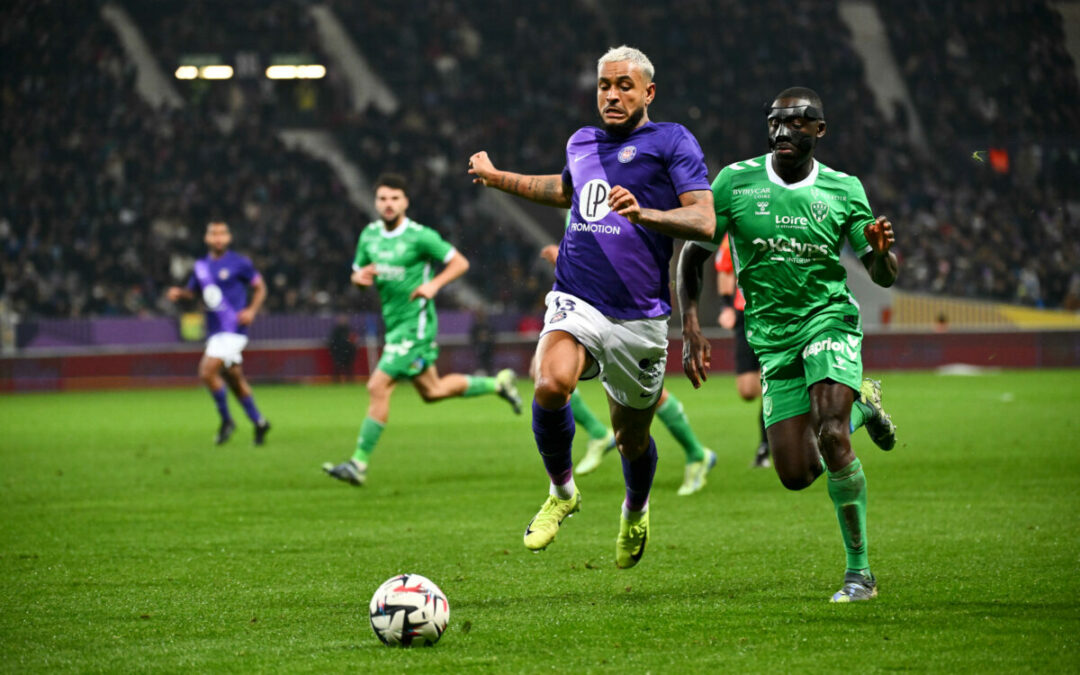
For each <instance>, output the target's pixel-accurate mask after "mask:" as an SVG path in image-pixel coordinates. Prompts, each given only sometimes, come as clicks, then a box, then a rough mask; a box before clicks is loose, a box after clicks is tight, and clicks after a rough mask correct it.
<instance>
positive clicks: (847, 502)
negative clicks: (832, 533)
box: [828, 458, 870, 574]
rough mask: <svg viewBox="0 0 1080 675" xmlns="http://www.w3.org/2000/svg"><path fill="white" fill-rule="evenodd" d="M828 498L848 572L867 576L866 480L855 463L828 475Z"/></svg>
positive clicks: (859, 466) (860, 468)
mask: <svg viewBox="0 0 1080 675" xmlns="http://www.w3.org/2000/svg"><path fill="white" fill-rule="evenodd" d="M828 475H829V497H830V498H832V501H833V505H834V506H835V507H836V519H837V520H838V521H840V534H842V535H843V537H844V550H845V551H847V569H848V571H849V572H862V573H864V574H867V573H869V572H868V571H869V569H870V559H869V558H868V557H867V553H866V551H867V544H866V476H865V475H863V470H862V462H860V461H859V460H858V458H856V459H855V461H853V462H852V463H851V464H848V465H847V466H845V467H844V468H843V469H840V470H839V471H837V472H836V473H832V472H829V474H828Z"/></svg>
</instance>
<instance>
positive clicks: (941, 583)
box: [0, 366, 1080, 673]
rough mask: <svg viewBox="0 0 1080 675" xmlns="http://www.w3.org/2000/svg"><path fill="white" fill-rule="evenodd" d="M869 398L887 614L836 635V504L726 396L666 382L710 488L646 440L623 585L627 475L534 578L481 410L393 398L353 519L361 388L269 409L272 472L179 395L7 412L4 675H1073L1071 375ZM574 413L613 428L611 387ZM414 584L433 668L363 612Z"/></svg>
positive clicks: (876, 565) (1077, 587) (1078, 646)
mask: <svg viewBox="0 0 1080 675" xmlns="http://www.w3.org/2000/svg"><path fill="white" fill-rule="evenodd" d="M193 367H194V366H193ZM869 374H870V375H879V376H880V375H881V374H878V373H869ZM883 380H884V386H885V390H884V391H885V403H886V408H887V409H888V410H889V411H890V412H891V413H892V415H893V418H894V420H895V421H896V422H897V423H898V425H899V438H900V442H899V443H898V445H897V448H896V449H895V450H894V451H893V452H891V453H883V452H881V451H880V450H878V449H877V448H875V447H874V446H873V445H872V444H870V442H869V440H868V439H867V437H866V434H865V432H859V433H858V435H857V436H856V437H855V446H856V451H857V452H858V454H859V456H860V457H861V458H862V460H863V463H864V465H865V467H866V473H867V477H868V482H869V489H870V492H869V528H870V530H869V536H870V560H871V564H872V565H873V569H874V571H875V572H876V574H877V575H878V578H879V582H880V588H881V595H880V597H879V598H878V599H877V600H875V601H873V602H870V603H864V604H859V605H848V606H843V605H830V604H829V603H828V602H827V600H828V598H829V596H830V595H831V594H832V593H833V592H834V591H835V590H836V589H837V588H838V587H839V583H840V581H841V576H842V574H843V567H844V556H843V548H842V544H841V541H840V534H839V530H838V527H837V524H836V520H835V515H834V512H833V510H832V506H831V503H830V501H829V499H828V496H827V495H826V493H825V489H824V485H823V484H822V482H821V481H818V483H816V484H815V485H813V486H812V487H811V488H809V489H807V490H805V491H803V492H801V493H793V492H788V491H786V490H784V489H783V488H782V487H781V485H780V483H779V481H778V480H777V479H776V476H775V474H774V473H773V472H772V470H771V469H770V470H766V471H761V470H759V471H754V470H751V469H750V468H749V462H750V458H751V454H752V452H753V448H754V445H755V440H756V438H755V437H756V429H755V426H754V421H753V416H754V415H755V414H756V413H757V407H756V404H755V405H749V404H743V403H742V402H741V401H739V400H738V399H737V397H736V395H735V392H734V384H733V382H732V379H731V377H730V376H728V375H727V374H721V373H715V374H714V375H713V377H712V378H711V379H710V381H709V382H708V384H707V385H706V386H705V388H704V389H703V390H700V391H697V392H695V391H692V390H691V389H690V387H689V385H688V384H687V383H686V382H685V380H684V379H683V378H681V377H678V378H677V377H672V378H670V379H669V381H668V384H669V386H670V387H671V388H672V390H673V391H675V392H676V393H677V394H678V395H679V396H680V398H681V399H682V401H683V402H684V404H685V405H686V410H687V412H688V414H689V415H690V418H691V421H692V422H693V424H694V427H695V429H696V431H697V433H698V434H699V436H700V437H701V438H702V440H703V441H704V442H705V444H706V445H707V446H709V447H711V448H713V449H714V450H716V451H717V453H718V454H719V456H720V460H719V463H718V464H717V466H716V469H715V470H714V471H713V472H712V474H711V475H710V477H709V483H708V485H707V486H706V488H705V489H704V491H702V492H701V493H699V494H697V495H694V496H691V497H677V496H676V495H675V490H676V488H677V487H678V485H679V482H680V480H681V477H682V453H681V452H680V450H679V449H678V447H677V446H676V445H675V444H674V441H673V440H672V439H671V437H670V436H669V435H668V434H667V432H666V430H664V429H663V428H662V427H661V426H660V425H659V424H658V423H657V425H656V426H655V427H654V432H655V435H656V438H657V441H658V444H659V446H660V453H661V459H660V466H659V468H658V470H657V477H656V483H655V487H654V489H653V497H652V517H651V519H652V527H653V533H652V541H651V544H650V547H649V550H648V551H647V553H646V555H645V557H644V558H643V560H642V562H641V564H640V565H639V566H638V567H636V568H635V569H632V570H617V569H616V568H615V566H614V563H613V559H614V538H615V534H616V532H617V529H618V513H619V505H620V500H621V495H622V488H621V485H622V480H621V472H620V467H619V462H618V460H617V459H616V458H615V457H614V456H609V458H608V459H607V460H606V461H605V463H604V464H603V465H601V467H600V469H599V470H598V471H597V472H596V473H595V474H593V475H590V476H586V477H584V478H581V479H579V481H578V484H579V486H580V488H581V491H582V494H583V499H584V501H583V504H582V511H581V513H580V514H579V515H577V516H576V517H574V518H573V519H571V520H569V521H567V522H566V523H565V524H564V526H563V530H562V532H561V533H560V535H559V538H558V540H557V541H556V542H555V543H554V544H553V545H552V546H551V547H550V548H549V549H548V550H547V551H546V552H543V553H541V554H532V553H529V552H528V551H526V550H525V548H524V547H523V546H522V543H521V535H522V531H523V529H524V526H525V524H526V522H527V521H528V519H529V518H530V517H531V516H532V515H533V513H534V512H535V510H536V509H537V508H538V507H539V505H540V503H541V502H542V501H543V499H544V496H545V494H546V478H545V475H544V473H543V469H542V466H541V463H540V460H539V458H538V457H537V454H536V450H535V447H534V445H533V440H532V434H531V431H530V425H529V415H528V412H527V410H526V414H524V415H522V416H520V417H514V416H513V415H512V414H511V413H510V412H509V409H508V407H507V406H506V405H505V404H504V403H503V402H502V401H499V400H498V399H495V398H479V399H465V400H454V401H448V402H443V403H439V404H436V405H425V404H423V403H422V402H421V401H420V399H419V397H418V396H417V395H416V393H415V392H414V391H412V389H411V387H408V386H402V387H399V389H398V391H397V392H396V393H395V395H394V402H393V408H392V411H391V420H390V425H389V426H388V427H387V429H386V432H385V433H384V434H383V436H382V441H381V443H380V445H379V447H378V449H377V450H376V453H375V456H374V461H373V464H372V469H371V471H370V483H369V485H368V486H367V487H364V488H361V489H357V488H352V487H349V486H346V485H344V484H341V483H338V482H336V481H333V480H331V479H329V478H328V477H326V476H324V475H323V474H322V472H321V471H320V469H319V467H320V465H321V464H322V463H323V462H324V461H329V460H332V461H340V460H342V459H343V458H344V457H346V456H347V455H348V454H349V452H350V450H351V448H352V445H353V442H354V438H355V434H356V431H357V429H358V428H359V423H360V420H361V418H362V415H363V413H364V409H365V405H366V400H367V396H366V393H365V391H364V389H363V387H362V386H361V385H359V384H355V385H344V386H324V387H299V386H261V387H257V388H256V398H257V401H258V402H259V405H260V406H261V408H262V410H263V411H264V412H265V413H266V415H267V416H268V417H269V418H270V419H271V420H272V422H273V425H274V428H273V431H272V432H271V434H270V436H269V439H268V443H267V445H266V446H265V447H263V448H255V447H253V446H252V445H251V433H250V432H251V426H250V424H249V423H247V421H246V420H245V419H243V418H242V411H241V410H240V408H239V406H238V405H237V404H236V403H235V401H234V402H232V408H233V413H234V415H236V416H237V420H238V423H239V425H240V429H239V431H238V433H237V434H236V436H234V438H233V440H232V441H231V442H230V443H229V444H228V445H227V446H224V447H220V448H218V447H214V446H213V445H211V442H210V439H211V436H212V433H213V431H214V428H215V426H216V422H215V413H214V411H213V406H212V402H211V401H210V398H209V397H208V396H207V394H206V393H205V392H204V391H202V390H200V389H197V388H194V387H193V388H191V389H184V390H168V391H141V392H104V393H67V394H57V395H54V394H32V395H19V396H7V397H3V398H0V480H2V484H0V509H2V511H0V513H2V518H3V523H2V525H0V533H2V534H0V670H4V671H9V672H41V671H50V672H53V671H94V672H136V671H167V672H176V671H181V670H184V671H193V672H206V671H215V672H219V671H231V672H304V671H307V672H341V671H346V670H348V671H353V672H401V671H415V672H425V673H428V672H461V671H463V670H470V671H483V672H491V673H503V672H538V671H546V672H568V673H569V672H594V671H595V672H603V671H609V672H619V673H630V672H633V673H642V672H647V671H651V672H703V671H705V670H706V669H710V670H714V671H716V672H726V671H739V672H745V671H752V672H808V671H813V672H825V671H833V672H844V673H851V672H874V671H892V670H909V671H911V670H913V671H981V672H1014V671H1018V670H1042V671H1049V672H1060V671H1076V670H1078V669H1080V578H1078V571H1080V441H1078V439H1080V414H1078V413H1080V372H1077V371H1053V372H1051V371H1042V372H1006V373H1000V374H990V375H984V376H979V377H945V376H937V375H932V374H926V373H922V374H903V373H885V374H884V377H883ZM522 385H523V386H525V387H527V386H528V384H527V383H526V382H522ZM583 392H584V393H585V395H586V398H587V400H588V401H589V402H590V403H591V404H592V405H593V406H594V408H595V409H596V410H598V411H604V410H605V408H604V407H603V404H602V393H601V390H600V388H599V385H597V384H595V383H586V384H584V385H583ZM605 417H606V415H605ZM576 449H577V452H576V453H575V454H579V453H580V452H581V451H583V449H584V439H583V438H580V437H579V439H578V444H577V445H576ZM400 572H417V573H420V574H423V575H425V576H428V577H429V578H431V579H432V580H434V581H435V582H436V583H437V584H439V585H440V586H441V587H442V589H443V590H444V591H445V592H446V594H447V595H448V597H449V600H450V608H451V617H450V627H449V630H448V631H447V633H446V635H445V636H444V637H443V639H442V641H441V642H440V643H439V644H438V645H437V646H436V647H435V648H433V649H415V650H396V649H391V648H387V647H384V646H383V645H382V644H380V643H379V641H378V640H377V639H376V638H375V636H374V635H373V634H372V632H371V629H370V627H369V625H368V619H367V604H368V601H369V599H370V597H371V594H372V592H373V591H374V590H375V588H376V587H377V586H378V585H379V584H380V583H381V582H382V581H383V580H385V579H386V578H388V577H390V576H392V575H394V574H396V573H400Z"/></svg>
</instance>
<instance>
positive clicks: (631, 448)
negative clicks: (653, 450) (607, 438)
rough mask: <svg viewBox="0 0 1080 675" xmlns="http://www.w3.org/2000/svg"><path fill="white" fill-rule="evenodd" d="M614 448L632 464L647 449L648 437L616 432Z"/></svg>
mask: <svg viewBox="0 0 1080 675" xmlns="http://www.w3.org/2000/svg"><path fill="white" fill-rule="evenodd" d="M615 447H616V448H618V450H619V454H620V455H622V456H623V457H625V458H626V459H628V460H630V461H631V462H632V461H634V460H635V459H637V458H638V457H640V456H641V454H642V453H643V452H645V451H647V450H648V449H649V437H648V435H646V436H640V435H633V434H629V433H626V432H621V431H619V430H616V431H615Z"/></svg>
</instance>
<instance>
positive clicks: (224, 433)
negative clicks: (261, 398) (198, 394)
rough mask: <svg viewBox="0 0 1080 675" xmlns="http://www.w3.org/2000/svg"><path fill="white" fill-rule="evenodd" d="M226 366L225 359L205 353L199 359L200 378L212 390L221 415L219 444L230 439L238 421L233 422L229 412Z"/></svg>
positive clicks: (217, 440) (216, 442)
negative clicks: (224, 370)
mask: <svg viewBox="0 0 1080 675" xmlns="http://www.w3.org/2000/svg"><path fill="white" fill-rule="evenodd" d="M224 367H225V362H224V361H222V360H221V359H219V358H216V357H213V356H207V355H206V354H203V357H202V360H201V361H199V379H200V380H202V381H203V384H205V385H206V388H207V389H208V390H209V391H210V396H211V397H212V398H213V399H214V406H215V407H217V411H218V415H219V416H220V417H221V424H220V425H219V426H218V431H217V435H216V436H214V443H215V444H217V445H221V444H222V443H224V442H225V441H227V440H229V437H230V436H232V434H233V431H235V430H236V423H235V422H233V418H232V414H231V413H230V412H229V399H228V392H227V391H226V390H225V380H224V378H222V376H221V371H222V368H224Z"/></svg>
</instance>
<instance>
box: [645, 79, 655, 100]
mask: <svg viewBox="0 0 1080 675" xmlns="http://www.w3.org/2000/svg"><path fill="white" fill-rule="evenodd" d="M654 98H656V83H655V82H650V83H649V84H647V85H645V105H649V104H651V103H652V102H653V99H654Z"/></svg>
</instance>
